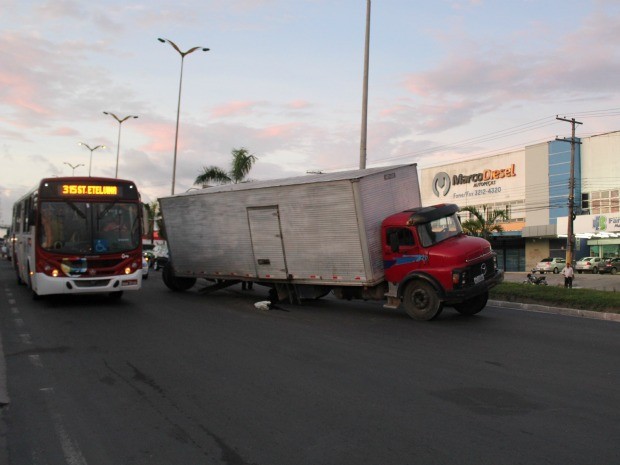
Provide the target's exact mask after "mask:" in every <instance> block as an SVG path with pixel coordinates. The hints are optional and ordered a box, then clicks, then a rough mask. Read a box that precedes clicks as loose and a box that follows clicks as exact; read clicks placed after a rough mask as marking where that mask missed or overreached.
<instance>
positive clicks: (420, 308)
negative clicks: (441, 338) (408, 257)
mask: <svg viewBox="0 0 620 465" xmlns="http://www.w3.org/2000/svg"><path fill="white" fill-rule="evenodd" d="M403 306H404V307H405V311H406V312H407V314H408V315H409V316H410V317H411V318H413V319H414V320H418V321H429V320H432V319H433V318H437V316H439V314H440V313H441V311H442V310H443V303H442V302H441V301H440V300H439V296H438V295H437V292H436V291H435V288H433V286H431V285H430V284H429V283H426V282H424V281H412V282H410V283H409V284H407V287H406V288H405V293H404V295H403Z"/></svg>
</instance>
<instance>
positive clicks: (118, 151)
mask: <svg viewBox="0 0 620 465" xmlns="http://www.w3.org/2000/svg"><path fill="white" fill-rule="evenodd" d="M103 114H104V115H110V116H111V117H112V118H114V119H115V120H116V121H118V142H117V143H116V172H115V173H114V177H115V178H118V155H119V153H120V150H121V125H122V124H123V123H124V122H125V121H127V120H128V119H129V118H138V117H137V116H134V115H127V116H125V117H124V118H119V117H118V116H116V115H115V114H114V113H108V112H107V111H104V112H103Z"/></svg>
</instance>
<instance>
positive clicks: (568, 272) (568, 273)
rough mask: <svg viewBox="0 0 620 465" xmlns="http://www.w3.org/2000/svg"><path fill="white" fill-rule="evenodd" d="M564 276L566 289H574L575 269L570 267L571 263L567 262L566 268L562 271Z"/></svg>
mask: <svg viewBox="0 0 620 465" xmlns="http://www.w3.org/2000/svg"><path fill="white" fill-rule="evenodd" d="M562 274H563V275H564V287H568V288H570V289H572V288H573V276H575V272H574V271H573V267H572V266H570V262H566V267H565V268H564V269H563V270H562Z"/></svg>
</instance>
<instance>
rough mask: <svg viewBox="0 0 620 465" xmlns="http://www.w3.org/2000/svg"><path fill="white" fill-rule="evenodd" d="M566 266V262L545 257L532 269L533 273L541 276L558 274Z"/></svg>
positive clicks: (561, 259)
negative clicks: (536, 272)
mask: <svg viewBox="0 0 620 465" xmlns="http://www.w3.org/2000/svg"><path fill="white" fill-rule="evenodd" d="M565 266H566V260H564V259H563V258H558V257H547V258H543V259H542V260H541V261H539V262H538V263H537V264H536V266H535V267H534V270H535V271H538V272H540V273H541V274H545V273H554V274H558V273H559V272H560V271H562V270H563V269H564V267H565Z"/></svg>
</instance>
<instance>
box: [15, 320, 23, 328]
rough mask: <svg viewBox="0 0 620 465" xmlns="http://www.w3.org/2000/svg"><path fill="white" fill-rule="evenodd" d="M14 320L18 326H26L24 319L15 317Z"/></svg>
mask: <svg viewBox="0 0 620 465" xmlns="http://www.w3.org/2000/svg"><path fill="white" fill-rule="evenodd" d="M13 321H15V326H17V327H18V328H22V327H23V326H24V320H22V319H21V318H15V319H14V320H13Z"/></svg>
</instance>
